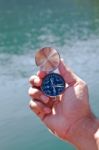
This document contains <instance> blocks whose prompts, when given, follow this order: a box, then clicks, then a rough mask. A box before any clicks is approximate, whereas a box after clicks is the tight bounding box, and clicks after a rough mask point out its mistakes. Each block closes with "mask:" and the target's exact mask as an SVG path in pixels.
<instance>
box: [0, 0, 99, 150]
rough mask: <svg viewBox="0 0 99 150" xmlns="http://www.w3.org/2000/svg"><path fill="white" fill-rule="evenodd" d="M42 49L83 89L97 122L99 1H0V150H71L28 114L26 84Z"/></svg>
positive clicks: (31, 114) (98, 113) (98, 104)
mask: <svg viewBox="0 0 99 150" xmlns="http://www.w3.org/2000/svg"><path fill="white" fill-rule="evenodd" d="M44 46H51V47H54V48H56V49H58V50H59V52H60V54H61V57H63V58H64V59H65V62H66V63H67V64H68V65H69V66H70V67H71V68H72V69H73V70H74V71H75V72H76V73H77V74H78V75H79V76H80V77H81V78H82V79H84V80H85V81H86V82H87V83H88V86H89V93H90V104H91V107H92V110H93V112H94V113H95V114H96V115H97V116H99V0H94V1H93V0H83V1H82V0H9V1H8V0H0V150H13V149H14V150H55V149H57V150H61V149H62V150H66V149H67V150H74V149H75V148H74V147H72V146H71V145H69V144H68V143H64V142H63V141H60V140H59V139H57V138H56V137H54V136H53V135H51V134H50V133H49V132H48V131H47V129H46V128H45V127H44V126H43V124H42V123H41V122H40V120H39V119H38V118H37V117H36V116H35V115H34V114H33V113H32V112H31V111H30V110H29V108H28V102H29V97H28V94H27V91H28V88H29V85H28V78H29V76H30V75H31V74H35V73H36V71H37V68H36V66H35V62H34V55H35V52H36V50H38V49H39V48H41V47H44Z"/></svg>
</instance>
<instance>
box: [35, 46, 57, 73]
mask: <svg viewBox="0 0 99 150" xmlns="http://www.w3.org/2000/svg"><path fill="white" fill-rule="evenodd" d="M35 61H36V64H37V66H39V67H40V70H42V71H46V72H47V73H49V72H51V71H53V70H55V69H56V68H57V67H58V65H59V62H60V56H59V53H58V52H57V51H56V50H55V49H54V48H51V47H44V48H42V49H40V50H39V51H38V52H37V53H36V55H35Z"/></svg>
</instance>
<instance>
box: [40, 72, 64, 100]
mask: <svg viewBox="0 0 99 150" xmlns="http://www.w3.org/2000/svg"><path fill="white" fill-rule="evenodd" d="M41 90H42V92H43V93H44V94H45V95H47V96H52V97H53V96H58V95H60V94H62V92H64V90H65V81H64V79H63V78H62V76H61V75H59V74H57V73H50V74H48V75H46V76H45V78H44V79H43V82H42V85H41Z"/></svg>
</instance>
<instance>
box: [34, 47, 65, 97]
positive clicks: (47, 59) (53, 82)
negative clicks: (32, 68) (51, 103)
mask: <svg viewBox="0 0 99 150" xmlns="http://www.w3.org/2000/svg"><path fill="white" fill-rule="evenodd" d="M35 62H36V65H37V66H38V67H39V68H40V70H41V71H45V72H46V73H47V75H46V76H45V77H44V79H43V81H42V85H41V90H42V92H43V93H44V94H45V95H47V96H49V97H55V96H58V95H60V94H62V93H63V92H64V90H65V85H66V84H65V81H64V79H63V77H62V76H61V75H60V74H58V73H54V72H53V71H54V70H56V69H57V68H58V66H59V63H60V55H59V53H58V52H57V51H56V50H55V49H53V48H51V47H44V48H42V49H40V50H39V51H38V52H37V53H36V55H35Z"/></svg>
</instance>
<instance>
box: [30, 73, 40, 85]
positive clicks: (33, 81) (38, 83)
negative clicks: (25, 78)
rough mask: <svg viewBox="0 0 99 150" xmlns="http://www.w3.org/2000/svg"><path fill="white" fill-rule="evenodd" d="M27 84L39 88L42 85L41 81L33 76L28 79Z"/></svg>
mask: <svg viewBox="0 0 99 150" xmlns="http://www.w3.org/2000/svg"><path fill="white" fill-rule="evenodd" d="M29 82H30V84H31V85H32V86H35V87H40V86H41V84H42V79H40V77H38V76H37V75H33V76H31V77H30V78H29Z"/></svg>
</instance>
